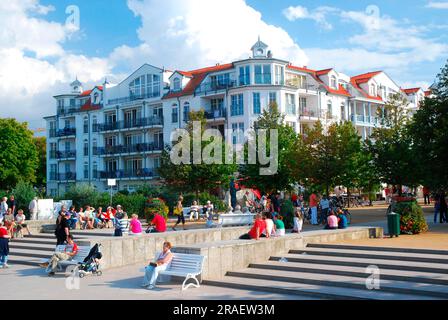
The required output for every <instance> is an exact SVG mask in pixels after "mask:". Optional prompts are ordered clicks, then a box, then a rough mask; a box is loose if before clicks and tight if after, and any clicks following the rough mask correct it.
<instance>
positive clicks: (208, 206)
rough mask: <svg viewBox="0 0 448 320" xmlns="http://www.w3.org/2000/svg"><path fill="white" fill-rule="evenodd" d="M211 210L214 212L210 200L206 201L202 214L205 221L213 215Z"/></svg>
mask: <svg viewBox="0 0 448 320" xmlns="http://www.w3.org/2000/svg"><path fill="white" fill-rule="evenodd" d="M213 210H214V208H213V204H212V202H211V201H210V200H208V201H207V204H206V205H205V206H204V208H203V213H204V215H205V217H206V219H208V216H209V215H213Z"/></svg>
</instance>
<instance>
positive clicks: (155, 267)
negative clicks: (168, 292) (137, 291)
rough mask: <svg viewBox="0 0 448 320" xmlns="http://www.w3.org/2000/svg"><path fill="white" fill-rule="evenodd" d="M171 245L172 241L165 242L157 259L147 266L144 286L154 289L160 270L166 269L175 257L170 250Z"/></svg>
mask: <svg viewBox="0 0 448 320" xmlns="http://www.w3.org/2000/svg"><path fill="white" fill-rule="evenodd" d="M171 247H172V245H171V243H170V242H168V241H167V242H164V243H163V251H162V252H161V253H160V255H159V257H158V258H157V261H156V262H151V263H150V264H149V265H148V266H147V267H146V268H145V278H144V279H143V284H142V287H146V288H148V289H154V287H155V285H156V281H157V277H158V276H159V272H160V271H163V270H165V269H166V268H167V266H168V265H169V264H170V262H171V260H172V259H173V254H172V253H171V250H170V249H171Z"/></svg>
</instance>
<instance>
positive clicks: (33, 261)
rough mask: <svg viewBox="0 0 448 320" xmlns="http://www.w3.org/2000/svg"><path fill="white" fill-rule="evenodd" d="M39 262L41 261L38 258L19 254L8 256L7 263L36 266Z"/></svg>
mask: <svg viewBox="0 0 448 320" xmlns="http://www.w3.org/2000/svg"><path fill="white" fill-rule="evenodd" d="M39 263H41V259H40V258H30V257H21V256H14V255H12V256H9V259H8V264H9V265H11V266H14V265H23V266H32V267H38V266H39Z"/></svg>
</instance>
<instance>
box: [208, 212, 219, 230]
mask: <svg viewBox="0 0 448 320" xmlns="http://www.w3.org/2000/svg"><path fill="white" fill-rule="evenodd" d="M218 226H219V223H214V222H213V215H212V214H209V215H208V216H207V221H206V222H205V227H206V228H216V227H218Z"/></svg>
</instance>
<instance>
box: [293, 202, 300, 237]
mask: <svg viewBox="0 0 448 320" xmlns="http://www.w3.org/2000/svg"><path fill="white" fill-rule="evenodd" d="M302 226H303V214H302V210H301V208H300V207H296V212H295V214H294V228H293V230H292V232H293V233H300V232H301V231H302Z"/></svg>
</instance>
